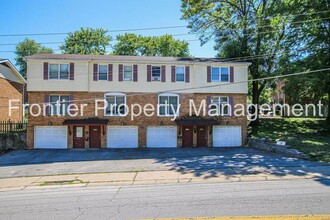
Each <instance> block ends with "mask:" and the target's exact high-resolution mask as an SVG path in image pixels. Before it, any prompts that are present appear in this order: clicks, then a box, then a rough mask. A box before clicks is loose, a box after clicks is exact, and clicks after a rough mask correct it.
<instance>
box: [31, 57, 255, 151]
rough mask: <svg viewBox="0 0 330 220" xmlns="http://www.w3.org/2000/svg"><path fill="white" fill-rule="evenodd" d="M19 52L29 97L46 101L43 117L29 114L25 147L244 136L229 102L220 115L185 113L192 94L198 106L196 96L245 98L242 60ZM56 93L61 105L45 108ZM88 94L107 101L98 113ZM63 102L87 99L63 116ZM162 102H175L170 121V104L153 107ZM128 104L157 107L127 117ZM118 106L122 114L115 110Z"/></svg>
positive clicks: (216, 142) (177, 142)
mask: <svg viewBox="0 0 330 220" xmlns="http://www.w3.org/2000/svg"><path fill="white" fill-rule="evenodd" d="M25 59H26V60H27V64H28V65H27V81H28V95H29V103H30V104H32V103H51V105H49V104H47V105H46V106H45V108H43V109H44V113H45V116H43V115H42V116H37V117H32V116H31V114H30V115H29V125H28V147H29V148H30V149H32V148H137V147H211V146H213V147H221V146H225V147H231V146H241V145H242V144H244V143H245V142H246V133H247V117H246V116H237V117H236V116H232V115H231V114H232V111H231V110H229V109H228V108H227V109H226V108H225V109H224V114H225V116H217V117H208V116H193V115H192V116H187V115H188V114H189V99H191V100H193V101H195V103H196V104H195V105H196V108H197V110H198V108H199V106H200V101H202V100H206V102H207V105H209V104H211V103H212V104H214V105H218V106H222V105H224V104H226V103H228V104H233V105H235V104H243V105H246V97H247V92H248V85H247V79H248V72H247V68H248V65H249V63H243V62H242V63H239V62H223V61H221V60H220V59H206V58H205V59H202V58H173V57H138V56H102V55H70V54H39V55H32V56H28V57H26V58H25ZM239 82H241V83H239ZM59 99H60V100H61V101H62V100H64V102H62V103H61V105H60V107H64V108H63V109H62V108H59V109H56V108H53V109H55V110H53V111H51V107H54V103H56V101H58V100H59ZM95 99H100V100H106V102H107V103H108V104H109V107H108V108H106V109H105V110H102V109H101V110H98V111H97V113H98V115H97V116H96V115H95V111H94V109H95ZM65 103H67V104H69V103H71V104H72V103H74V104H77V105H80V104H86V105H87V106H86V107H84V115H83V116H81V115H80V112H79V114H78V115H77V116H75V117H70V116H69V113H70V114H71V113H72V111H73V110H72V108H70V109H66V107H67V106H66V105H65ZM164 103H170V104H173V109H174V110H177V108H178V106H179V105H181V107H180V112H179V116H178V117H177V119H176V120H175V121H174V120H171V119H173V110H172V108H170V107H169V106H162V105H160V106H159V107H158V106H157V104H164ZM114 104H117V106H115V105H114ZM120 104H126V105H128V107H129V109H128V110H127V109H126V108H124V107H119V106H118V105H120ZM132 104H140V105H141V106H142V107H145V105H146V104H152V105H153V106H155V108H156V109H155V111H156V113H155V114H154V115H153V116H151V117H149V116H146V115H145V114H143V115H142V116H137V117H134V119H133V120H132V118H131V117H132V111H131V109H130V108H131V105H132ZM111 105H112V107H110V106H111ZM149 107H150V106H149ZM80 110H81V109H80ZM80 110H79V111H80ZM207 110H208V109H207ZM127 111H128V112H127ZM157 111H159V112H157ZM73 112H75V111H73ZM137 112H138V110H137V109H136V110H135V113H137ZM52 113H53V114H55V115H53V116H52V115H51V114H52ZM125 113H128V115H127V116H120V114H122V115H123V114H125ZM56 114H58V115H56Z"/></svg>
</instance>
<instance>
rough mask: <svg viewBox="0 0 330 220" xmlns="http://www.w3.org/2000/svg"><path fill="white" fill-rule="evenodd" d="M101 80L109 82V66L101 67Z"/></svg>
mask: <svg viewBox="0 0 330 220" xmlns="http://www.w3.org/2000/svg"><path fill="white" fill-rule="evenodd" d="M99 80H108V66H107V65H99Z"/></svg>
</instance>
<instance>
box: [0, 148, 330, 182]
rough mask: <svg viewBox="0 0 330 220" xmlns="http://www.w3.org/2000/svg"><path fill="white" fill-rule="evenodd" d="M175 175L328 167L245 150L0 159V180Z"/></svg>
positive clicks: (32, 154) (20, 154) (329, 167)
mask: <svg viewBox="0 0 330 220" xmlns="http://www.w3.org/2000/svg"><path fill="white" fill-rule="evenodd" d="M168 170H171V171H176V172H180V173H183V174H184V173H193V174H194V175H196V176H201V175H203V176H205V175H206V176H209V177H212V176H216V175H218V174H222V175H235V174H246V175H249V174H251V175H253V174H256V175H257V174H261V173H271V174H274V175H279V176H284V175H305V174H306V173H311V172H313V173H318V174H319V175H320V177H322V176H329V175H330V164H328V163H319V162H311V161H305V160H300V159H294V158H287V157H283V156H279V155H276V154H269V153H266V152H262V151H257V150H254V149H250V148H243V147H242V148H201V149H179V148H176V149H124V150H110V149H101V150H97V149H96V150H92V149H83V150H81V149H79V150H17V151H12V152H9V153H7V154H4V155H1V156H0V178H10V177H22V176H44V175H61V174H82V173H108V172H142V171H168Z"/></svg>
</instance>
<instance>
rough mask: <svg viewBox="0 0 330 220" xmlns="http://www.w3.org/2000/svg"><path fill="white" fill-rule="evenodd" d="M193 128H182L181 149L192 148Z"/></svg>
mask: <svg viewBox="0 0 330 220" xmlns="http://www.w3.org/2000/svg"><path fill="white" fill-rule="evenodd" d="M193 132H194V129H193V126H183V127H182V147H193V146H194V139H193V137H194V136H193Z"/></svg>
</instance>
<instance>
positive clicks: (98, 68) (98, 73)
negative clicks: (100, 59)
mask: <svg viewBox="0 0 330 220" xmlns="http://www.w3.org/2000/svg"><path fill="white" fill-rule="evenodd" d="M100 66H106V67H107V75H106V79H100ZM108 73H109V69H108V65H107V64H98V65H97V81H108Z"/></svg>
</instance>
